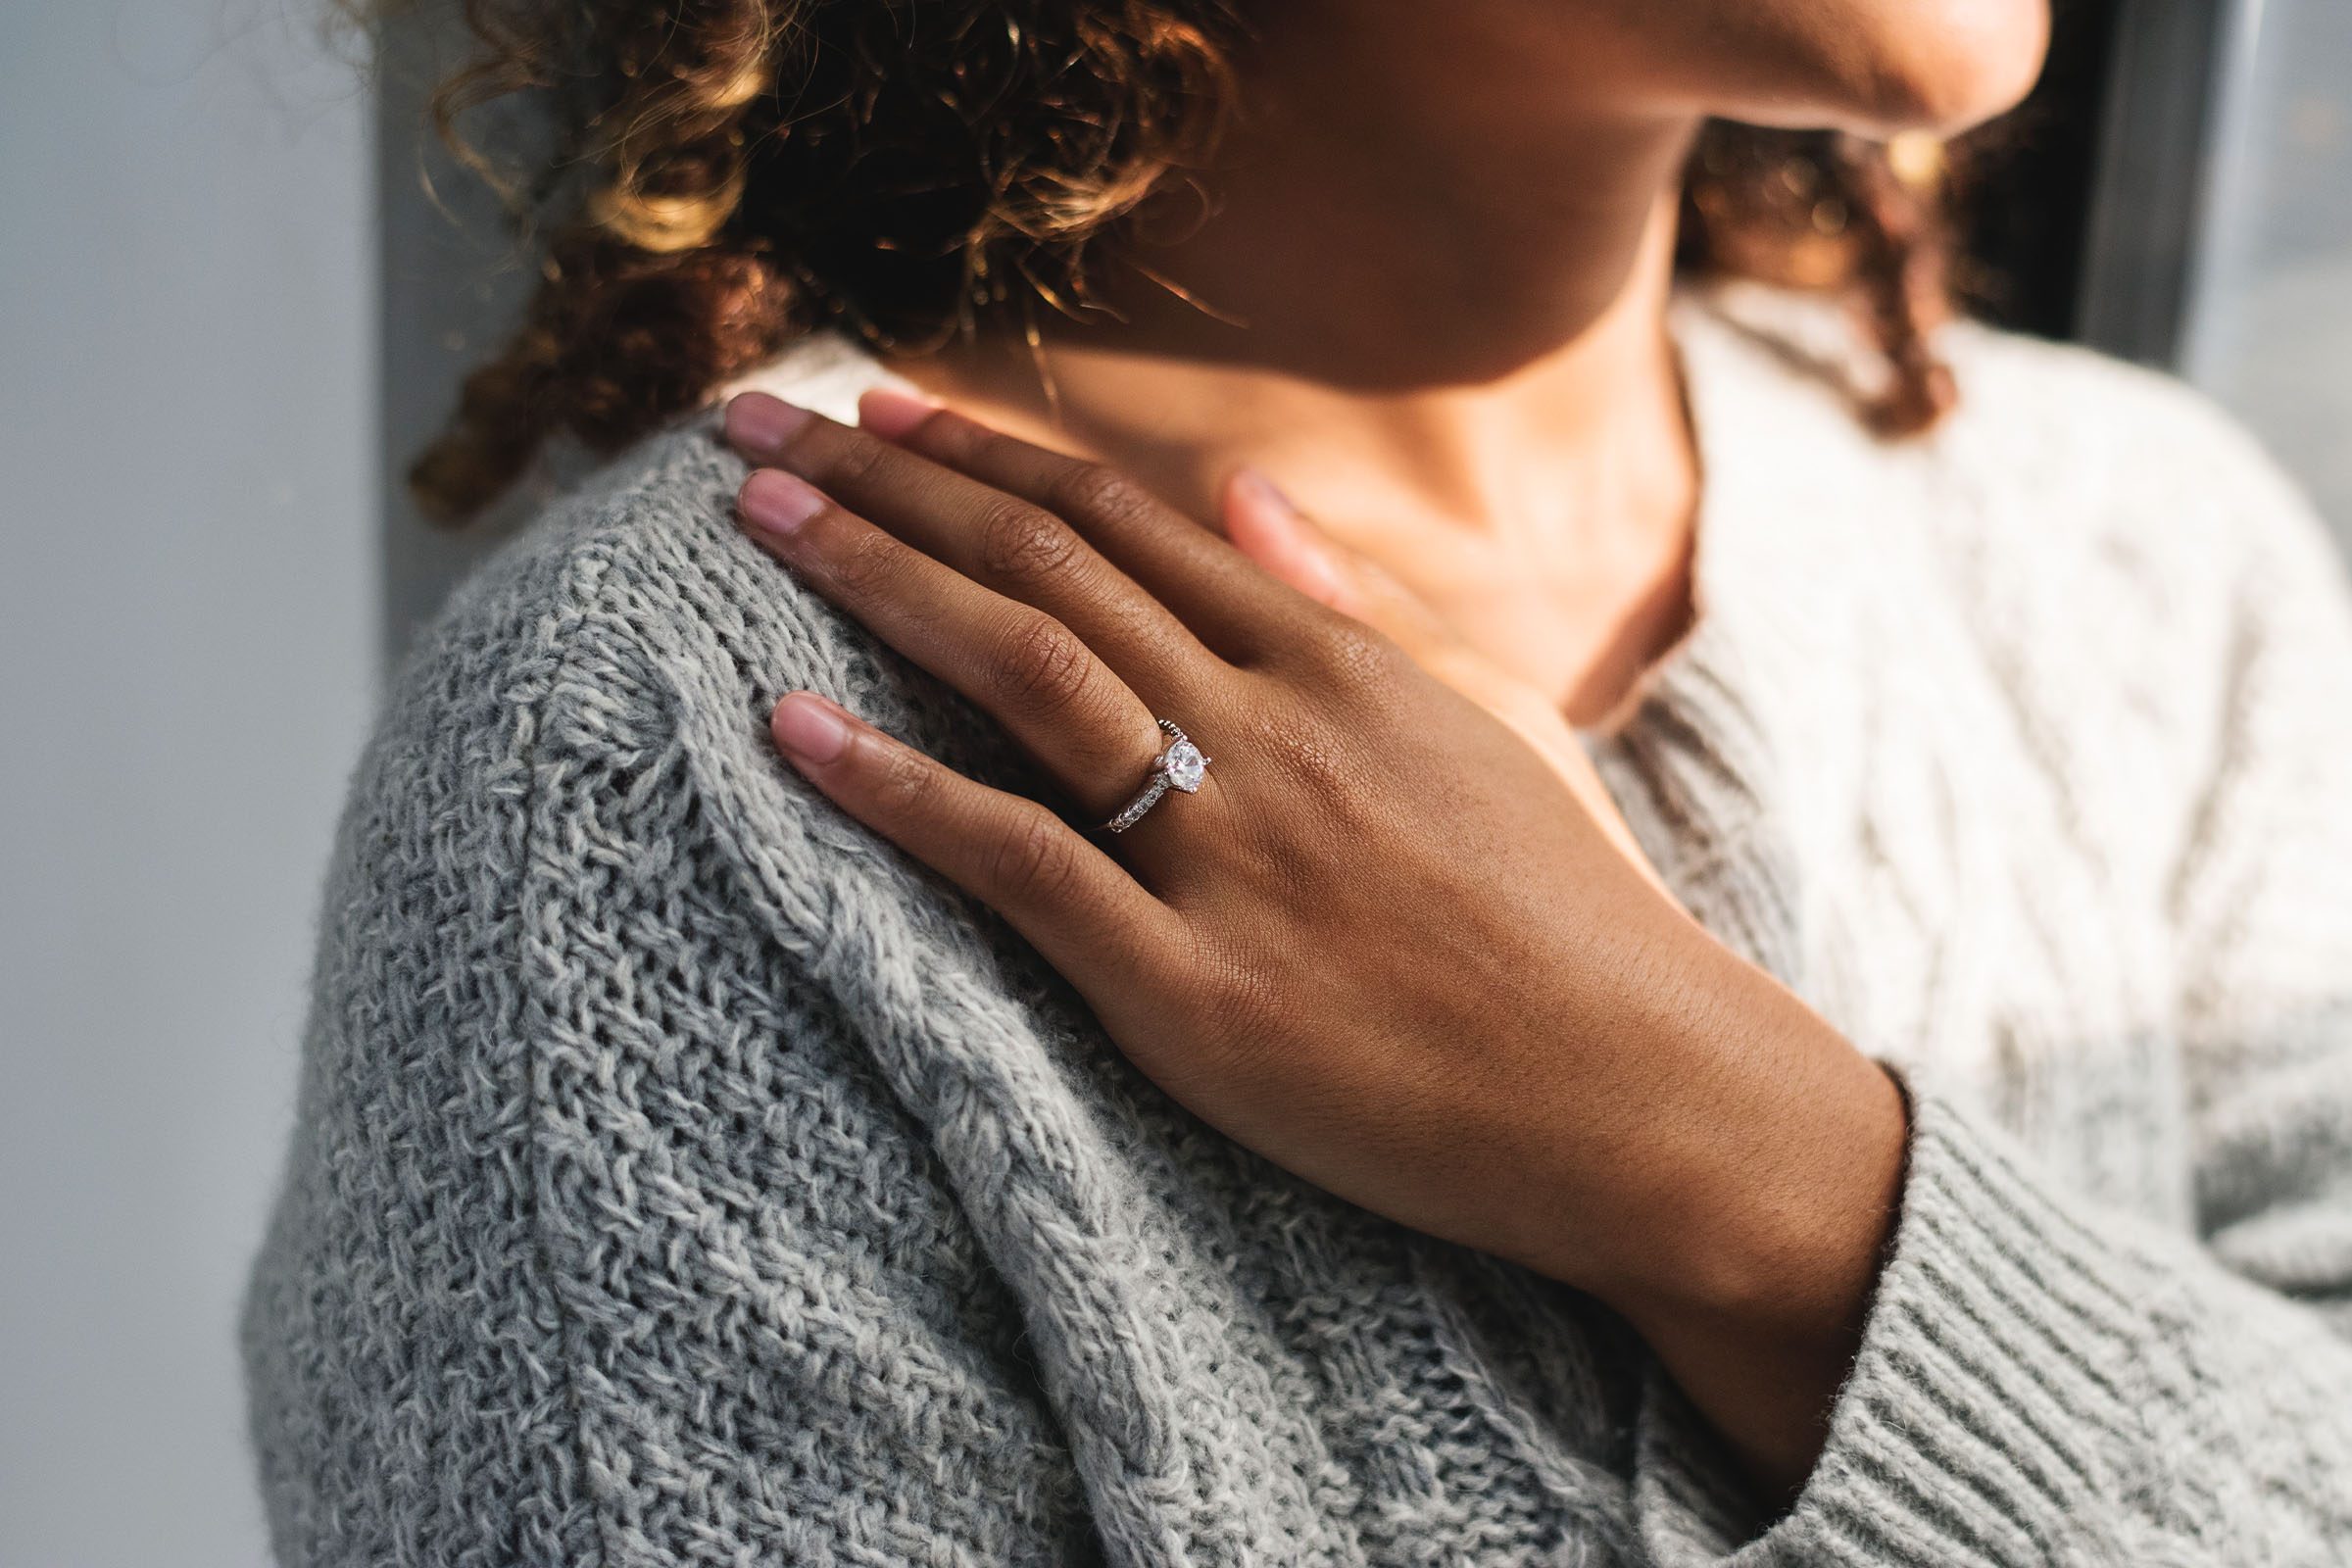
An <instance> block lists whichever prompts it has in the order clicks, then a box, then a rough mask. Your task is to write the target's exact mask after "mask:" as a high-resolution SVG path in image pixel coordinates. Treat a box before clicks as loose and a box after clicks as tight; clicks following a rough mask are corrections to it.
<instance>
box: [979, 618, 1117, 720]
mask: <svg viewBox="0 0 2352 1568" xmlns="http://www.w3.org/2000/svg"><path fill="white" fill-rule="evenodd" d="M1094 664H1095V662H1094V656H1093V655H1092V654H1090V653H1088V652H1087V649H1086V645H1085V644H1084V643H1081V642H1080V641H1079V640H1078V638H1077V635H1076V634H1075V633H1073V632H1072V631H1071V630H1070V629H1069V628H1068V627H1067V626H1064V625H1063V624H1062V623H1061V622H1060V621H1058V620H1055V619H1054V617H1053V616H1051V615H1046V614H1030V615H1022V616H1020V617H1018V618H1016V619H1015V620H1014V621H1013V622H1012V625H1011V629H1010V630H1009V631H1007V632H1006V633H1005V640H1004V642H1003V644H1002V646H1001V647H1000V648H999V649H998V652H997V658H996V660H995V662H994V667H995V670H996V686H997V691H998V693H999V695H1000V696H1002V697H1004V698H1005V699H1007V700H1009V701H1011V702H1013V703H1016V704H1018V705H1019V706H1020V707H1021V708H1023V709H1025V710H1027V711H1032V712H1057V711H1063V710H1065V709H1068V708H1070V707H1072V706H1073V705H1075V704H1076V703H1077V702H1078V700H1079V699H1080V697H1081V696H1082V695H1083V694H1084V693H1085V691H1086V689H1087V687H1088V686H1089V685H1090V684H1091V683H1092V681H1093V677H1094Z"/></svg>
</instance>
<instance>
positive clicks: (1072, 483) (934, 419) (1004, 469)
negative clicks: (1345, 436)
mask: <svg viewBox="0 0 2352 1568" xmlns="http://www.w3.org/2000/svg"><path fill="white" fill-rule="evenodd" d="M858 420H859V423H861V424H862V425H863V426H864V427H865V428H866V429H868V430H871V431H872V432H873V433H874V434H876V435H878V436H881V437H883V438H884V439H886V440H888V441H891V442H894V443H895V444H897V445H899V446H901V447H904V448H906V449H907V451H909V452H914V453H917V454H920V455H921V456H923V457H926V458H928V459H930V460H931V461H932V462H934V463H937V464H939V465H941V466H944V467H948V468H953V469H954V470H955V471H956V472H957V473H961V474H964V475H966V476H968V477H970V478H973V479H977V480H978V481H979V482H980V483H982V484H985V485H987V486H989V487H990V488H991V489H995V490H1002V491H1004V492H1005V494H1006V495H1010V496H1018V497H1019V498H1020V499H1022V500H1023V501H1026V502H1029V503H1030V504H1031V505H1033V506H1037V507H1042V508H1044V509H1045V510H1046V511H1048V512H1051V513H1053V514H1054V515H1056V516H1058V517H1060V518H1062V519H1063V520H1064V521H1066V522H1067V523H1069V525H1070V526H1071V527H1072V528H1074V529H1076V530H1077V531H1078V532H1079V533H1080V534H1082V535H1084V536H1085V537H1086V539H1087V540H1088V542H1089V543H1091V544H1093V545H1094V547H1095V548H1096V549H1097V550H1100V551H1101V552H1102V553H1103V556H1104V557H1105V558H1106V559H1107V560H1109V561H1110V563H1111V564H1114V565H1116V566H1117V567H1119V569H1120V570H1122V571H1124V572H1126V574H1127V575H1128V576H1129V577H1131V578H1133V579H1134V580H1135V581H1136V582H1137V583H1139V584H1141V585H1142V586H1143V588H1144V589H1145V590H1146V591H1147V592H1149V593H1150V594H1151V595H1152V597H1153V598H1154V599H1157V600H1158V601H1159V602H1160V603H1161V604H1163V605H1166V606H1167V607H1168V608H1169V609H1170V610H1172V611H1174V612H1175V613H1177V615H1179V616H1180V617H1182V619H1183V620H1184V623H1185V624H1186V625H1188V626H1190V627H1192V628H1193V631H1194V633H1195V634H1196V635H1197V636H1199V637H1200V638H1201V641H1202V642H1204V643H1206V644H1207V645H1208V647H1209V648H1210V649H1211V650H1213V651H1214V652H1216V653H1218V654H1221V655H1223V656H1224V657H1225V658H1226V659H1228V660H1230V661H1233V662H1246V661H1248V660H1249V659H1250V658H1251V657H1252V656H1254V655H1256V654H1258V653H1261V652H1263V651H1264V649H1265V647H1266V644H1267V643H1268V641H1269V640H1270V636H1271V634H1272V633H1274V632H1275V631H1276V629H1277V628H1279V627H1281V626H1283V625H1285V624H1288V623H1289V621H1290V620H1292V619H1294V618H1296V617H1297V616H1298V614H1299V612H1300V608H1301V607H1302V606H1304V605H1306V604H1309V603H1311V601H1309V600H1307V598H1306V596H1305V595H1303V594H1300V593H1299V592H1298V590H1296V589H1294V588H1292V587H1291V586H1290V585H1289V584H1287V583H1284V582H1282V581H1280V580H1279V579H1277V578H1275V577H1274V576H1273V575H1271V574H1270V573H1268V572H1267V571H1266V570H1265V569H1264V568H1263V567H1261V566H1259V565H1258V564H1257V563H1255V562H1253V561H1251V560H1250V558H1249V557H1248V556H1245V555H1243V554H1242V553H1241V552H1240V551H1238V550H1236V549H1234V548H1233V546H1232V545H1231V544H1230V543H1228V542H1227V541H1226V540H1225V539H1224V538H1223V537H1222V536H1221V535H1219V534H1218V533H1216V532H1215V531H1214V530H1213V529H1210V528H1206V527H1203V526H1201V524H1199V523H1197V522H1195V521H1193V520H1192V519H1191V518H1189V517H1186V516H1184V515H1181V514H1179V513H1178V512H1176V511H1175V510H1174V509H1173V508H1171V507H1169V506H1167V505H1165V504H1164V503H1162V502H1160V501H1159V500H1158V499H1157V498H1155V497H1153V496H1152V495H1151V494H1150V493H1149V492H1148V491H1146V490H1144V489H1143V487H1141V486H1140V485H1138V484H1136V483H1135V482H1134V481H1133V480H1131V479H1129V478H1127V477H1126V476H1125V475H1124V474H1121V473H1120V472H1118V471H1117V470H1116V469H1114V468H1110V467H1107V466H1103V465H1102V464H1099V463H1090V462H1088V461H1086V460H1084V459H1082V458H1073V457H1070V456H1068V455H1067V454H1065V453H1060V452H1052V451H1049V450H1047V449H1046V448H1044V447H1041V446H1037V445H1034V444H1033V443H1031V442H1027V441H1023V440H1021V439H1020V438H1019V437H1017V436H1010V435H1006V434H1005V433H1004V432H1003V431H1001V430H994V429H991V428H990V427H989V426H987V425H985V424H982V423H981V422H980V421H979V420H977V419H973V418H970V417H966V416H964V415H961V414H957V413H956V412H955V411H954V410H952V409H943V408H940V407H939V406H937V405H936V404H931V403H926V402H924V401H923V400H922V399H920V398H915V397H909V396H907V394H906V393H903V392H895V391H890V390H886V389H876V390H874V391H871V392H868V393H866V394H865V396H864V397H862V398H861V399H859V400H858Z"/></svg>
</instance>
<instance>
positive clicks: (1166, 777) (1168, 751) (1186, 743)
mask: <svg viewBox="0 0 2352 1568" xmlns="http://www.w3.org/2000/svg"><path fill="white" fill-rule="evenodd" d="M1156 722H1157V723H1158V725H1159V727H1160V728H1161V729H1162V730H1164V731H1166V732H1167V737H1168V744H1167V746H1166V748H1165V749H1164V750H1162V751H1161V752H1160V754H1159V755H1158V756H1157V757H1154V758H1153V759H1152V773H1151V776H1150V777H1149V778H1146V779H1145V780H1144V787H1143V788H1142V789H1140V790H1137V791H1136V792H1135V798H1134V799H1133V800H1131V801H1129V802H1128V803H1127V804H1126V805H1125V806H1122V807H1120V808H1119V811H1118V814H1117V815H1116V816H1113V817H1112V818H1111V819H1110V820H1109V821H1107V822H1104V823H1103V825H1102V831H1103V832H1105V833H1124V832H1126V831H1127V830H1128V829H1129V828H1131V827H1133V826H1135V824H1136V823H1138V822H1140V821H1142V820H1143V819H1144V813H1145V812H1146V811H1149V810H1150V809H1152V808H1153V807H1154V806H1157V805H1158V804H1159V798H1160V797H1161V796H1163V795H1165V794H1167V793H1168V791H1170V790H1182V791H1183V792H1184V793H1185V794H1187V795H1190V794H1192V793H1193V792H1194V791H1195V790H1197V789H1199V788H1200V787H1201V779H1203V778H1205V777H1206V776H1207V775H1208V759H1207V758H1205V757H1203V756H1201V748H1200V747H1198V746H1195V745H1194V744H1193V743H1192V739H1191V737H1189V736H1187V735H1186V734H1185V733H1184V731H1182V730H1180V729H1178V728H1177V727H1176V726H1175V725H1173V724H1171V723H1169V722H1168V721H1167V720H1166V719H1164V718H1163V719H1159V720H1156Z"/></svg>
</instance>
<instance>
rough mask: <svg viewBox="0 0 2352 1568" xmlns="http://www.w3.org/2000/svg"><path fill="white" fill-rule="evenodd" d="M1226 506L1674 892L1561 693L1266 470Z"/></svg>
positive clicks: (1264, 552) (1309, 588) (1300, 584)
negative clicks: (1454, 619)
mask: <svg viewBox="0 0 2352 1568" xmlns="http://www.w3.org/2000/svg"><path fill="white" fill-rule="evenodd" d="M1221 511H1222V516H1221V520H1222V521H1223V523H1224V525H1225V537H1226V538H1227V539H1229V540H1231V541H1232V542H1233V545H1234V548H1235V549H1237V550H1239V551H1241V553H1242V554H1243V555H1245V556H1248V557H1249V558H1250V560H1251V561H1254V562H1256V563H1257V564H1259V565H1260V566H1263V567H1264V568H1265V569H1266V570H1267V571H1269V572H1271V573H1273V574H1274V575H1275V576H1277V577H1279V578H1281V579H1282V580H1283V581H1284V582H1287V583H1289V584H1290V585H1291V586H1292V587H1294V588H1296V589H1298V590H1299V592H1300V593H1302V594H1304V595H1306V596H1307V597H1308V598H1309V599H1312V600H1314V601H1315V602H1316V603H1317V604H1320V605H1326V606H1328V607H1330V608H1331V609H1333V610H1336V611H1338V612H1340V613H1342V614H1344V615H1350V616H1353V617H1354V618H1355V619H1357V620H1360V621H1362V622H1363V623H1364V624H1365V625H1367V626H1370V627H1371V628H1373V629H1374V630H1375V631H1378V632H1381V633H1383V634H1385V635H1386V636H1387V637H1388V638H1389V640H1390V641H1392V642H1394V643H1396V644H1397V647H1399V648H1401V649H1403V650H1404V651H1405V653H1407V654H1408V655H1410V656H1411V657H1412V661H1413V662H1414V663H1416V664H1419V665H1420V666H1421V667H1422V668H1423V669H1425V670H1427V671H1429V672H1430V673H1431V674H1432V675H1435V676H1437V677H1438V679H1440V680H1442V681H1444V682H1445V683H1446V685H1448V686H1450V687H1452V688H1453V689H1454V690H1455V691H1457V692H1460V693H1461V694H1462V695H1463V696H1464V697H1467V698H1469V699H1470V700H1471V701H1472V702H1474V703H1476V704H1478V706H1479V707H1481V708H1483V709H1485V710H1486V711H1488V712H1490V713H1492V714H1494V715H1495V717H1496V718H1498V719H1501V720H1502V721H1503V722H1504V723H1505V724H1508V725H1509V726H1510V727H1511V728H1512V729H1513V730H1514V731H1516V732H1517V733H1518V736H1519V738H1520V739H1521V740H1523V741H1525V742H1527V744H1528V745H1530V746H1532V747H1534V748H1535V750H1536V752H1537V755H1539V756H1541V757H1542V758H1543V759H1544V760H1545V761H1547V762H1549V763H1550V764H1551V765H1552V770H1553V771H1554V772H1556V773H1558V774H1559V776H1560V782H1561V783H1563V784H1565V785H1567V786H1568V789H1569V792H1570V793H1571V794H1573V795H1574V796H1575V797H1576V800H1577V804H1578V805H1579V806H1581V807H1583V808H1584V809H1585V811H1586V813H1587V814H1589V815H1590V816H1591V817H1592V818H1593V826H1594V827H1596V828H1598V829H1599V830H1600V831H1601V832H1602V833H1603V834H1605V835H1607V837H1608V840H1609V842H1610V843H1611V844H1613V845H1615V846H1616V847H1617V852H1618V853H1619V854H1620V855H1622V856H1624V857H1625V858H1626V859H1627V860H1628V861H1629V862H1631V863H1632V865H1633V866H1634V868H1635V869H1636V870H1638V871H1640V872H1641V873H1642V875H1643V876H1644V877H1646V878H1648V879H1649V883H1650V885H1651V886H1652V887H1654V888H1656V889H1657V890H1658V891H1659V892H1660V893H1661V894H1664V895H1666V896H1667V897H1672V894H1671V892H1670V891H1669V890H1668V888H1667V886H1666V884H1665V882H1664V881H1663V880H1662V879H1661V878H1660V877H1659V876H1658V874H1657V871H1656V869H1655V868H1653V867H1652V866H1651V865H1650V863H1649V860H1648V858H1647V857H1645V856H1644V855H1643V854H1642V847H1641V845H1639V844H1638V843H1636V842H1635V840H1634V834H1633V829H1631V828H1629V827H1627V826H1626V823H1625V818H1624V817H1623V816H1622V815H1620V814H1619V813H1618V810H1617V803H1616V802H1615V801H1613V800H1611V799H1610V798H1609V792H1608V788H1607V786H1606V785H1604V784H1602V783H1601V781H1600V775H1599V774H1598V773H1597V772H1595V771H1594V770H1593V759H1592V757H1591V755H1590V754H1588V753H1587V752H1586V750H1585V746H1584V742H1583V741H1581V740H1579V739H1578V738H1577V734H1576V728H1575V726H1574V725H1572V724H1570V723H1569V722H1568V718H1567V715H1566V714H1564V713H1562V712H1561V711H1560V709H1559V705H1558V704H1557V703H1554V702H1553V701H1552V700H1551V699H1549V698H1547V697H1545V696H1544V694H1543V693H1542V692H1541V691H1538V690H1537V689H1536V688H1535V687H1533V686H1531V685H1529V684H1528V683H1527V682H1526V681H1523V680H1520V679H1518V678H1517V677H1515V676H1513V675H1512V674H1511V673H1510V672H1509V671H1507V670H1505V669H1503V668H1502V667H1501V666H1500V665H1498V664H1496V663H1495V662H1494V661H1493V660H1492V659H1489V658H1488V657H1487V656H1486V655H1485V654H1483V653H1481V652H1480V651H1479V650H1477V649H1476V648H1473V647H1472V646H1471V645H1470V644H1469V643H1468V642H1466V641H1465V640H1464V639H1463V638H1462V637H1461V636H1460V634H1459V633H1457V632H1456V631H1455V630H1454V629H1453V628H1452V627H1451V626H1448V625H1446V622H1445V621H1444V619H1443V618H1441V617H1440V616H1439V615H1438V613H1436V612H1435V611H1433V610H1431V609H1430V608H1429V606H1428V605H1427V604H1425V603H1423V602H1422V600H1421V599H1420V597H1419V596H1418V595H1416V594H1415V593H1414V592H1413V591H1412V590H1411V589H1409V588H1407V587H1405V586H1404V584H1402V583H1400V582H1398V581H1397V579H1396V578H1395V577H1393V576H1391V575H1390V574H1389V573H1388V572H1386V571H1384V570H1382V569H1381V567H1380V564H1378V563H1377V562H1373V561H1370V560H1367V559H1366V558H1365V557H1363V556H1362V555H1360V554H1358V553H1357V552H1355V551H1353V550H1350V549H1348V547H1347V546H1346V545H1343V544H1341V543H1340V542H1339V541H1338V540H1336V539H1334V538H1332V537H1331V536H1330V535H1329V534H1327V533H1325V532H1324V531H1323V530H1322V529H1321V528H1320V527H1318V526H1316V524H1315V522H1314V521H1313V519H1311V518H1310V517H1308V516H1307V515H1306V514H1305V513H1303V512H1300V511H1299V509H1298V507H1297V506H1296V505H1294V504H1293V503H1292V501H1291V500H1290V498H1289V497H1288V496H1285V495H1284V494H1283V493H1282V491H1281V490H1280V489H1279V488H1277V487H1276V486H1275V484H1274V483H1273V481H1271V480H1269V479H1267V478H1266V477H1265V476H1264V475H1263V474H1260V473H1257V472H1256V471H1254V470H1252V469H1244V470H1242V471H1241V472H1239V473H1237V474H1235V475H1234V476H1233V477H1232V479H1230V480H1229V481H1228V482H1227V483H1226V485H1225V490H1224V496H1223V501H1222V508H1221Z"/></svg>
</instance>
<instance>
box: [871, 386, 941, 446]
mask: <svg viewBox="0 0 2352 1568" xmlns="http://www.w3.org/2000/svg"><path fill="white" fill-rule="evenodd" d="M938 412H939V405H938V404H936V403H934V402H932V401H931V400H930V399H929V398H926V397H919V396H917V395H916V394H914V393H912V392H901V391H899V390H898V389H897V388H896V387H887V386H878V387H875V388H874V389H873V390H872V391H870V392H868V393H866V394H865V396H863V397H861V398H859V399H858V423H859V424H860V425H863V426H864V427H865V428H866V429H867V430H868V431H870V432H871V433H873V434H875V435H878V436H880V437H881V438H882V439H883V440H885V441H896V440H898V439H899V438H900V437H901V436H903V435H905V434H907V431H909V430H911V429H913V428H914V427H915V426H916V425H918V424H920V423H922V422H923V421H924V420H925V419H928V418H929V417H931V416H933V415H934V414H937V413H938Z"/></svg>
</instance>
